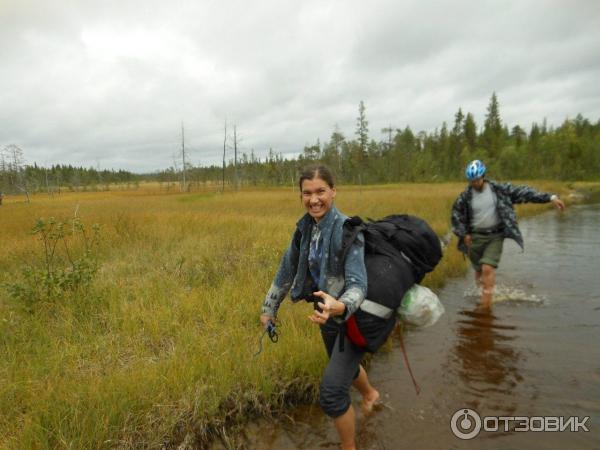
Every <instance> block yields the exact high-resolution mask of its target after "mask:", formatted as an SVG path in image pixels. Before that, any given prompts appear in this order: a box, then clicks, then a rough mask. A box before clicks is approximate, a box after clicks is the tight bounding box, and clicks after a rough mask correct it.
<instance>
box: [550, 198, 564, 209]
mask: <svg viewBox="0 0 600 450" xmlns="http://www.w3.org/2000/svg"><path fill="white" fill-rule="evenodd" d="M552 203H553V204H554V206H556V209H558V210H559V211H564V210H565V204H564V203H563V201H562V200H561V199H560V198H558V197H554V199H553V200H552Z"/></svg>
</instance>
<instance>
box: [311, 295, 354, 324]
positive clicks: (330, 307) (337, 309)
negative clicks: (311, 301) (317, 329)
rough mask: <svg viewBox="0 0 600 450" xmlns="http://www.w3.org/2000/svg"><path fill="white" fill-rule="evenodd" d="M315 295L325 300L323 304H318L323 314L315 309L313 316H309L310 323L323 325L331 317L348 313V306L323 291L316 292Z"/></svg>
mask: <svg viewBox="0 0 600 450" xmlns="http://www.w3.org/2000/svg"><path fill="white" fill-rule="evenodd" d="M313 295H314V296H316V297H320V298H321V299H322V300H323V301H322V302H319V303H317V305H318V306H319V308H321V310H322V312H321V311H319V310H316V309H315V310H314V311H313V315H312V316H309V319H310V321H311V322H313V323H316V324H319V325H322V324H324V323H325V322H327V320H328V319H329V318H330V317H333V316H341V315H342V314H344V312H345V311H346V305H344V304H343V303H342V302H340V301H338V300H336V299H335V298H333V297H332V296H331V295H329V294H327V293H325V292H323V291H317V292H314V293H313Z"/></svg>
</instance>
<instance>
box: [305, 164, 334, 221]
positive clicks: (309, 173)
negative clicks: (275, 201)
mask: <svg viewBox="0 0 600 450" xmlns="http://www.w3.org/2000/svg"><path fill="white" fill-rule="evenodd" d="M299 185H300V196H301V199H302V204H303V205H304V207H305V208H306V211H307V212H308V214H310V216H311V217H312V218H313V219H315V221H316V222H318V221H319V220H321V219H322V218H323V217H324V216H325V215H326V214H327V213H328V212H329V210H330V209H331V207H332V206H333V199H334V198H335V194H336V190H335V183H334V181H333V175H332V174H331V171H330V170H329V168H327V167H326V166H323V165H316V166H309V167H306V168H305V169H304V170H303V171H302V173H301V174H300V180H299Z"/></svg>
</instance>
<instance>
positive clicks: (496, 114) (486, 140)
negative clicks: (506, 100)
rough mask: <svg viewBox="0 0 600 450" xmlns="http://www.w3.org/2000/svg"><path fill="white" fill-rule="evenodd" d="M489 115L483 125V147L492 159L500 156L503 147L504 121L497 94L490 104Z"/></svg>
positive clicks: (494, 94) (493, 96) (493, 95)
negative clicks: (501, 117) (501, 116)
mask: <svg viewBox="0 0 600 450" xmlns="http://www.w3.org/2000/svg"><path fill="white" fill-rule="evenodd" d="M487 111H488V112H487V115H486V116H485V122H484V124H483V136H482V138H483V139H482V140H483V145H484V146H485V148H486V149H487V151H488V153H489V155H490V156H491V157H492V158H496V157H497V156H499V153H500V148H501V147H502V136H503V128H502V120H501V119H500V106H499V105H498V98H497V97H496V93H495V92H494V93H493V94H492V98H491V99H490V104H489V105H488V109H487Z"/></svg>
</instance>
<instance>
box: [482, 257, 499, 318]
mask: <svg viewBox="0 0 600 450" xmlns="http://www.w3.org/2000/svg"><path fill="white" fill-rule="evenodd" d="M481 284H482V288H483V289H482V290H481V302H480V306H481V307H482V308H485V309H490V308H491V307H492V300H493V296H494V288H495V287H496V268H495V267H493V266H490V265H489V264H482V265H481Z"/></svg>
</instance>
